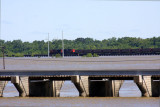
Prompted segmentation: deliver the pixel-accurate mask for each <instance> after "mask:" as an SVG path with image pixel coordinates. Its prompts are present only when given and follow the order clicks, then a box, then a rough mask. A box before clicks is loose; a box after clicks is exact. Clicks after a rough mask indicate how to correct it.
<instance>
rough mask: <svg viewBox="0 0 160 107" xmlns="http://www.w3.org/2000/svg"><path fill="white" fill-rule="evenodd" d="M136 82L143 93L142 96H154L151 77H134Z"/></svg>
mask: <svg viewBox="0 0 160 107" xmlns="http://www.w3.org/2000/svg"><path fill="white" fill-rule="evenodd" d="M134 82H135V83H136V84H137V86H138V87H139V89H140V90H141V92H142V96H145V97H151V96H152V86H151V76H142V75H139V76H136V77H134Z"/></svg>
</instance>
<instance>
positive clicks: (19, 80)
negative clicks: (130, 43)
mask: <svg viewBox="0 0 160 107" xmlns="http://www.w3.org/2000/svg"><path fill="white" fill-rule="evenodd" d="M5 63H6V70H3V66H2V60H0V96H3V90H4V88H5V86H6V84H7V82H8V81H11V83H13V84H14V86H15V87H16V88H17V90H18V92H19V96H23V97H25V96H37V97H39V96H44V97H45V96H46V97H58V96H59V95H60V90H61V87H62V86H63V83H64V81H65V80H71V81H72V82H73V83H74V85H75V87H76V88H77V90H78V91H79V95H80V96H83V97H89V96H91V97H92V96H101V97H105V96H106V97H118V96H119V90H120V88H121V86H122V84H123V82H124V80H134V82H135V84H136V85H137V87H138V88H139V89H140V91H141V93H142V96H146V97H159V95H160V81H159V80H160V57H159V55H157V56H108V57H97V58H81V57H70V58H6V59H5Z"/></svg>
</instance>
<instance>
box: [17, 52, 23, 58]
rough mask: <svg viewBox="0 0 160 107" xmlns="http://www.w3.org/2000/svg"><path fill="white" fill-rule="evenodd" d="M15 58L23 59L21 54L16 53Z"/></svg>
mask: <svg viewBox="0 0 160 107" xmlns="http://www.w3.org/2000/svg"><path fill="white" fill-rule="evenodd" d="M15 57H24V55H23V54H21V53H16V54H15Z"/></svg>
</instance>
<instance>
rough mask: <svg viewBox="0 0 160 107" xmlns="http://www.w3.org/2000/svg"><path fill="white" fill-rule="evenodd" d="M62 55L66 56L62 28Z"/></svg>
mask: <svg viewBox="0 0 160 107" xmlns="http://www.w3.org/2000/svg"><path fill="white" fill-rule="evenodd" d="M62 52H63V53H62V56H63V58H64V42H63V30H62Z"/></svg>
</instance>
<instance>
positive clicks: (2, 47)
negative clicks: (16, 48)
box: [0, 46, 5, 69]
mask: <svg viewBox="0 0 160 107" xmlns="http://www.w3.org/2000/svg"><path fill="white" fill-rule="evenodd" d="M0 48H1V51H2V56H3V69H5V59H4V46H0Z"/></svg>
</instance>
